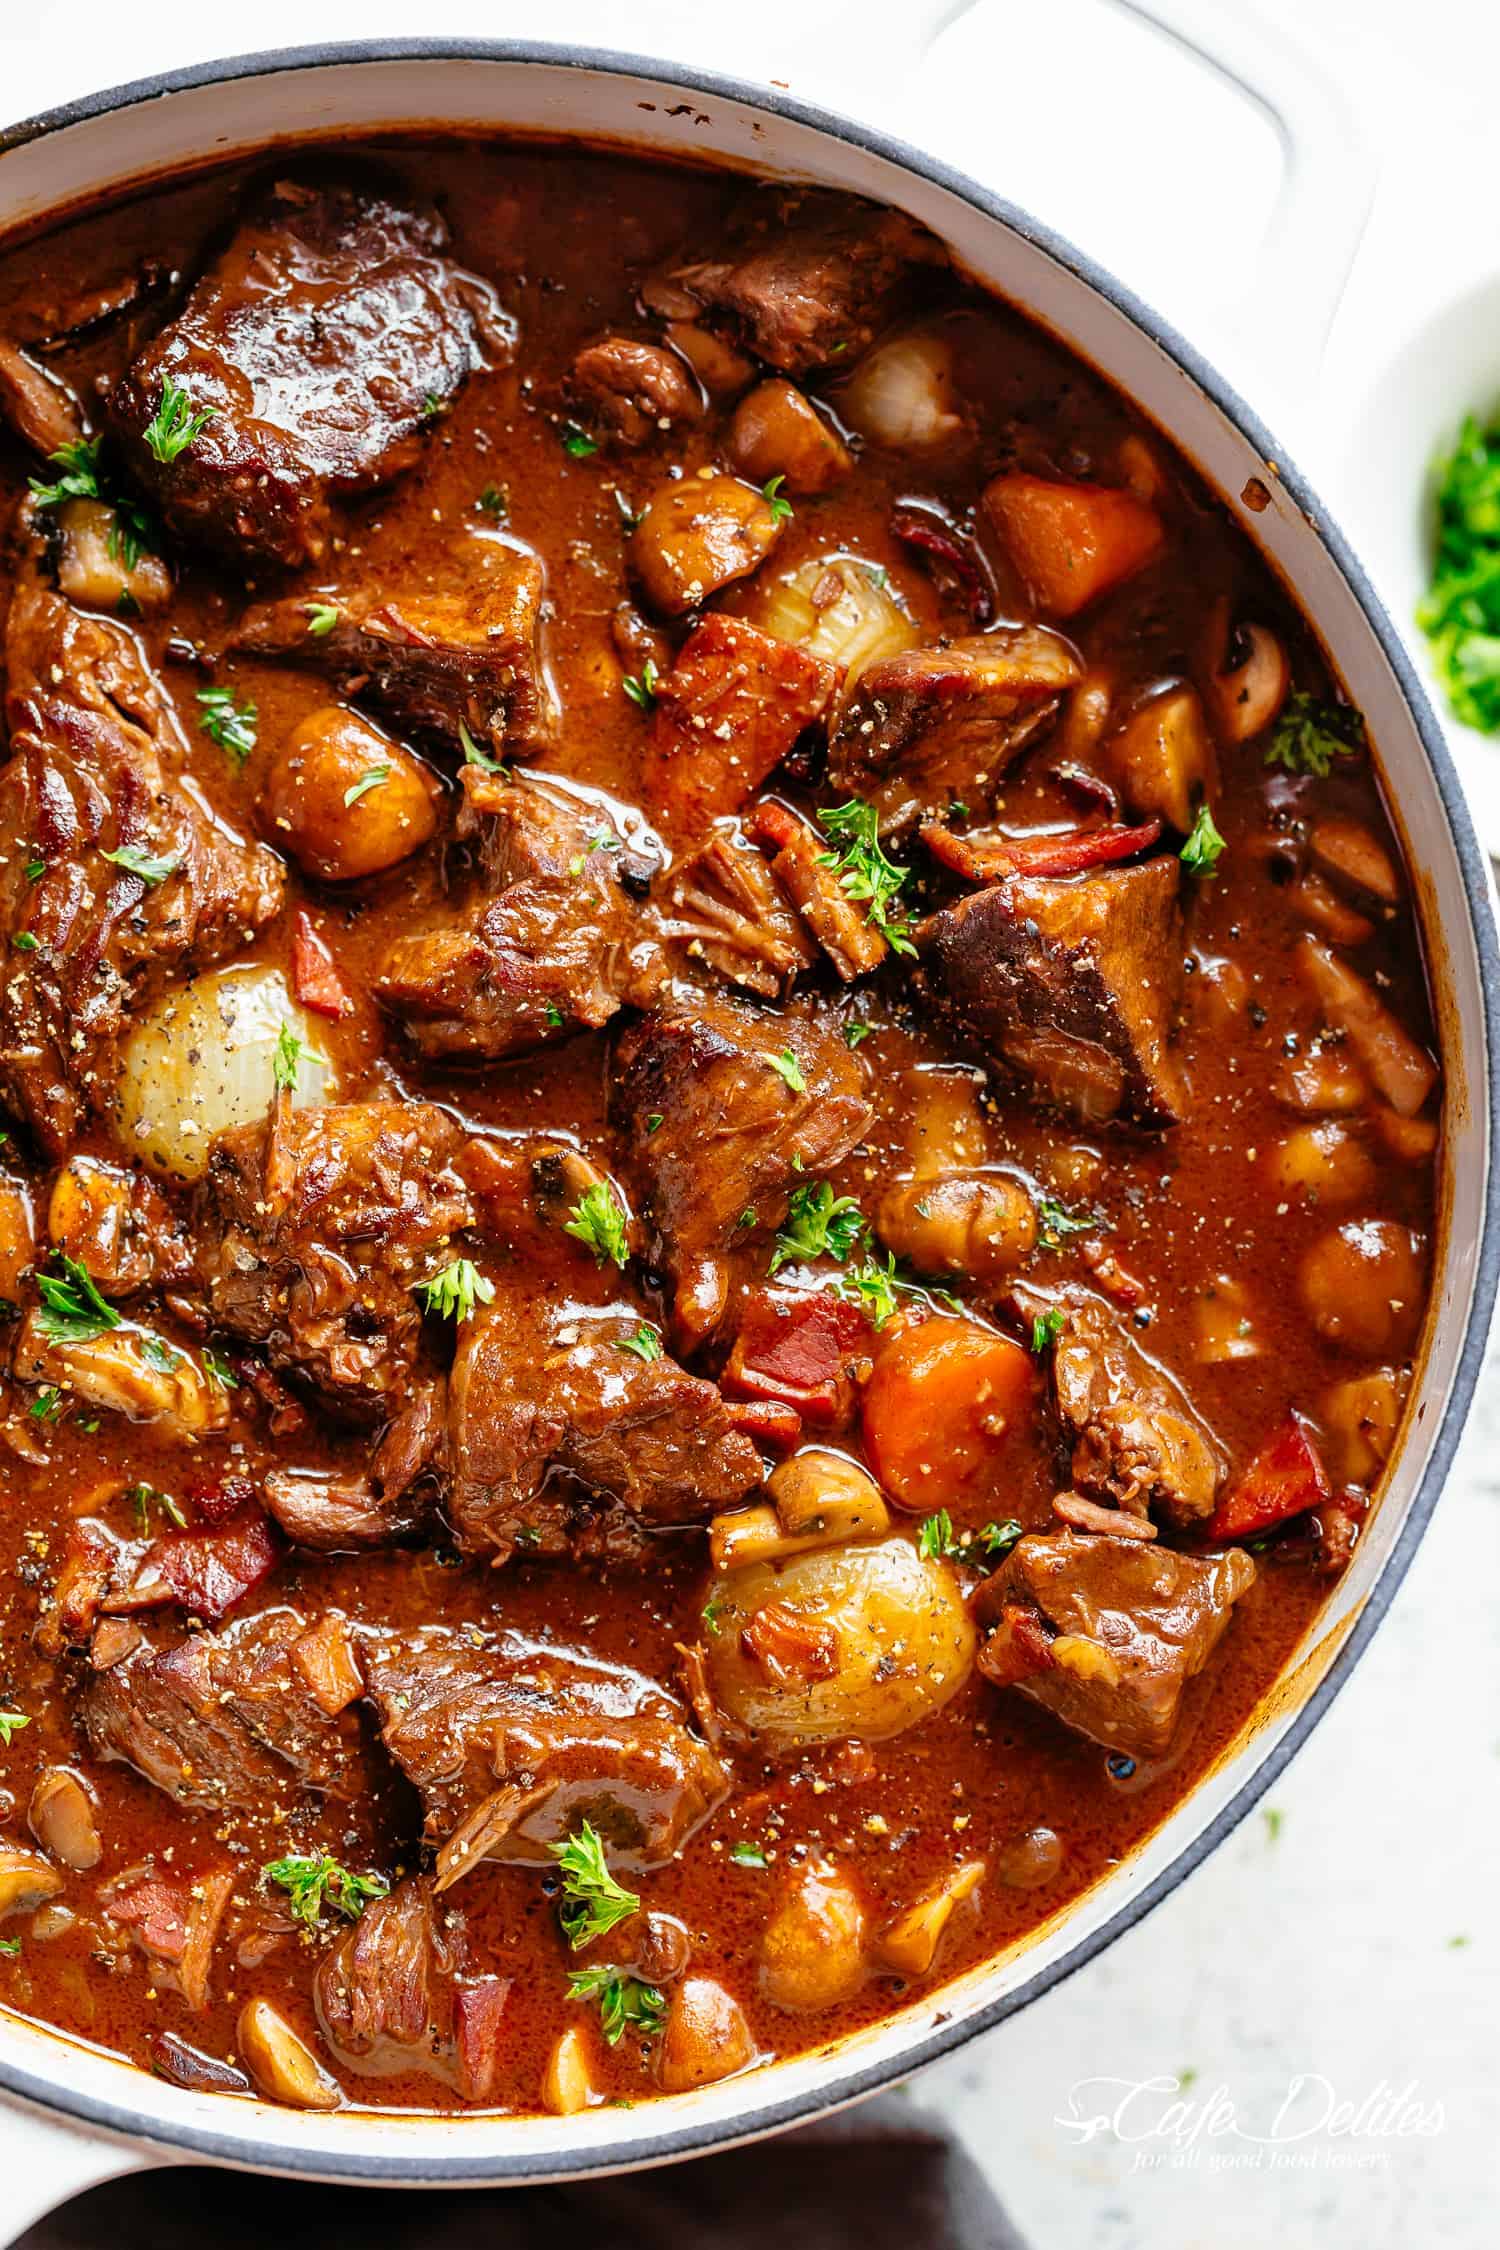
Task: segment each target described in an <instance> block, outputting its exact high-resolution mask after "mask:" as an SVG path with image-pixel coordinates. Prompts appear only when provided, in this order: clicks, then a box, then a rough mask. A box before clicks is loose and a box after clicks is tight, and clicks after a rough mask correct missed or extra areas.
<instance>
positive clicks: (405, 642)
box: [231, 532, 557, 758]
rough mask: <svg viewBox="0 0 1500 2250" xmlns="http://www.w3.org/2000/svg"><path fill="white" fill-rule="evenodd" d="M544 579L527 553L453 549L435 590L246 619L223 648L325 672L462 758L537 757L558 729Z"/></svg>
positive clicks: (354, 598) (489, 545) (287, 606)
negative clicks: (480, 754)
mask: <svg viewBox="0 0 1500 2250" xmlns="http://www.w3.org/2000/svg"><path fill="white" fill-rule="evenodd" d="M545 587H546V578H545V573H544V571H543V569H542V565H541V563H540V561H539V560H538V559H537V557H536V556H535V555H534V554H531V553H530V552H529V551H527V550H526V549H524V548H520V547H516V546H512V545H511V544H509V543H508V542H506V541H502V540H500V539H498V538H496V537H494V536H493V535H491V534H487V533H483V532H471V533H470V534H469V535H468V536H467V537H466V538H464V539H462V540H461V541H459V542H458V543H457V544H456V545H455V547H454V549H453V551H452V555H451V558H450V560H449V561H448V563H447V565H446V567H445V569H444V573H443V577H442V579H441V581H440V582H439V584H437V585H436V586H434V585H432V584H430V583H429V581H428V579H427V577H426V575H425V574H423V575H421V576H418V577H415V578H413V579H412V580H411V582H410V583H409V584H406V583H403V582H402V580H401V579H400V578H399V577H396V578H389V577H388V578H386V579H385V580H384V581H383V582H382V583H377V584H375V585H373V586H370V585H368V584H366V585H365V586H363V587H360V588H357V589H352V590H350V591H349V592H347V593H346V592H343V591H340V590H339V589H333V590H331V591H327V592H320V593H319V594H317V595H316V596H315V597H314V598H312V599H301V598H298V599H295V600H284V601H274V602H264V603H262V604H260V606H259V607H257V608H254V609H250V610H247V611H246V613H245V615H244V616H243V617H242V618H241V619H240V622H239V625H238V626H237V627H236V629H235V634H234V639H233V641H232V643H231V645H232V646H233V647H235V648H237V649H241V650H244V651H245V652H246V653H248V654H249V655H252V656H265V657H275V658H278V659H280V660H282V661H289V662H292V663H295V664H297V665H299V666H303V667H305V668H307V669H309V670H312V671H317V672H322V673H325V674H327V676H328V677H329V678H331V679H332V680H333V681H334V682H335V683H336V684H337V686H338V687H339V688H340V690H341V691H342V692H343V693H344V694H346V695H349V696H352V697H354V698H355V699H356V700H358V701H360V702H363V703H371V704H374V705H375V706H376V708H377V709H378V710H380V711H382V712H384V713H385V714H386V715H388V716H389V717H390V718H392V719H394V720H395V721H396V723H397V725H398V726H400V727H402V728H405V729H407V730H409V731H411V732H412V733H414V734H420V735H426V736H430V737H432V738H434V739H435V740H437V741H439V742H441V743H444V744H445V745H446V746H447V747H448V748H449V749H452V750H454V751H457V752H458V753H459V755H460V756H463V755H465V754H466V753H465V744H464V737H465V735H466V734H467V736H468V738H469V741H470V742H472V743H473V744H475V745H476V746H477V747H479V748H480V749H482V750H484V751H486V752H488V753H492V754H493V755H494V756H495V757H497V758H498V757H500V756H501V755H502V754H503V753H504V752H505V751H507V750H509V751H510V752H512V753H513V754H514V753H515V752H517V751H522V752H524V751H526V750H532V749H537V748H540V747H542V746H544V745H545V744H546V743H547V742H548V741H550V739H551V737H552V735H553V733H554V731H555V726H556V719H557V708H556V697H555V694H554V691H553V687H552V682H551V679H550V676H549V674H548V671H547V665H546V659H545V656H544V654H543V650H542V608H543V596H544V593H545Z"/></svg>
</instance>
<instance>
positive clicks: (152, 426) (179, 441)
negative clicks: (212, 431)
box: [145, 375, 219, 463]
mask: <svg viewBox="0 0 1500 2250" xmlns="http://www.w3.org/2000/svg"><path fill="white" fill-rule="evenodd" d="M218 411H219V409H218V408H217V407H216V406H205V407H204V409H203V411H202V413H201V414H194V413H192V412H191V411H190V408H189V402H188V395H187V392H186V391H185V390H184V389H183V387H182V385H181V384H180V383H174V382H173V380H172V378H171V376H170V375H168V376H167V377H166V378H165V379H164V381H163V383H162V387H161V404H160V405H159V406H158V407H157V409H156V412H155V414H154V415H153V416H152V418H151V420H150V421H149V422H148V423H147V424H146V429H145V439H146V444H147V446H148V447H149V448H150V450H151V452H152V453H153V454H154V455H155V456H156V458H157V460H158V461H161V462H165V463H170V462H173V461H175V460H176V459H177V456H178V454H179V453H186V451H187V449H188V447H189V446H190V445H192V444H193V443H194V441H195V440H196V439H198V438H200V437H201V436H202V435H203V432H204V431H205V430H206V429H207V428H208V425H209V423H210V422H211V421H213V419H214V417H215V416H216V415H217V413H218Z"/></svg>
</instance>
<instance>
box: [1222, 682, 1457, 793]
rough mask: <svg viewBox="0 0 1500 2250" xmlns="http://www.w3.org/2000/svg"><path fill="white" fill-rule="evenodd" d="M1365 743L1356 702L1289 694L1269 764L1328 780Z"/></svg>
mask: <svg viewBox="0 0 1500 2250" xmlns="http://www.w3.org/2000/svg"><path fill="white" fill-rule="evenodd" d="M1460 716H1462V714H1461V713H1460ZM1497 716H1500V705H1497ZM1364 744H1365V722H1364V720H1363V719H1362V718H1361V717H1360V714H1359V713H1358V712H1357V711H1356V710H1355V708H1354V706H1353V704H1352V703H1319V702H1318V701H1317V700H1316V698H1315V697H1313V696H1311V695H1300V694H1299V695H1289V696H1288V697H1287V699H1286V702H1285V703H1284V704H1283V706H1282V710H1281V716H1280V718H1279V719H1278V720H1277V721H1276V724H1275V726H1274V727H1273V728H1272V729H1271V739H1270V741H1269V742H1268V743H1267V744H1266V764H1267V765H1268V766H1284V767H1285V768H1286V770H1287V772H1288V773H1310V774H1312V775H1314V776H1315V777H1316V778H1317V779H1318V780H1319V781H1325V780H1326V779H1327V778H1328V773H1329V770H1330V768H1331V767H1332V765H1333V761H1334V759H1335V758H1352V757H1353V756H1354V755H1355V753H1356V752H1357V751H1359V750H1362V749H1363V748H1364Z"/></svg>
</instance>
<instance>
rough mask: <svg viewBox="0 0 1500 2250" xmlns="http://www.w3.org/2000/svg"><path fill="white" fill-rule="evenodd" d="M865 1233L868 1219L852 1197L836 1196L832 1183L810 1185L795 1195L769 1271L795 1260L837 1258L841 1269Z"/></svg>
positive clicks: (821, 1182)
mask: <svg viewBox="0 0 1500 2250" xmlns="http://www.w3.org/2000/svg"><path fill="white" fill-rule="evenodd" d="M864 1231H865V1216H864V1213H863V1212H862V1211H861V1209H860V1207H859V1205H858V1204H857V1203H856V1202H855V1200H854V1197H853V1196H852V1195H835V1194H834V1192H833V1183H832V1182H831V1181H830V1180H819V1181H817V1182H816V1184H813V1183H811V1182H809V1184H808V1185H807V1186H806V1187H799V1188H796V1189H794V1190H793V1192H792V1196H791V1200H790V1202H789V1203H788V1204H787V1207H786V1224H785V1226H784V1227H783V1228H782V1229H781V1232H780V1233H779V1234H778V1235H777V1237H776V1247H775V1249H774V1251H773V1252H772V1253H771V1269H770V1270H771V1272H772V1273H777V1272H779V1271H780V1269H781V1267H783V1266H784V1265H786V1264H788V1262H789V1261H790V1260H791V1259H793V1258H837V1259H838V1261H839V1263H840V1265H842V1264H843V1263H844V1261H845V1260H846V1259H847V1258H848V1257H849V1256H850V1254H851V1252H852V1251H853V1250H854V1248H855V1246H856V1244H857V1243H858V1241H859V1239H860V1237H861V1235H862V1234H863V1233H864Z"/></svg>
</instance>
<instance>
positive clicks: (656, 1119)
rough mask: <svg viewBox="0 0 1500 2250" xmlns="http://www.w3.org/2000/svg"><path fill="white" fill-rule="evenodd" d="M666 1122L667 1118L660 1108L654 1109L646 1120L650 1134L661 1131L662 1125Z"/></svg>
mask: <svg viewBox="0 0 1500 2250" xmlns="http://www.w3.org/2000/svg"><path fill="white" fill-rule="evenodd" d="M665 1123H666V1119H665V1118H664V1117H663V1116H662V1113H661V1111H660V1110H659V1109H653V1110H652V1112H651V1115H650V1116H649V1117H648V1118H647V1120H646V1131H647V1133H648V1134H651V1133H657V1132H660V1130H661V1128H662V1126H663V1125H664V1124H665Z"/></svg>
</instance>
